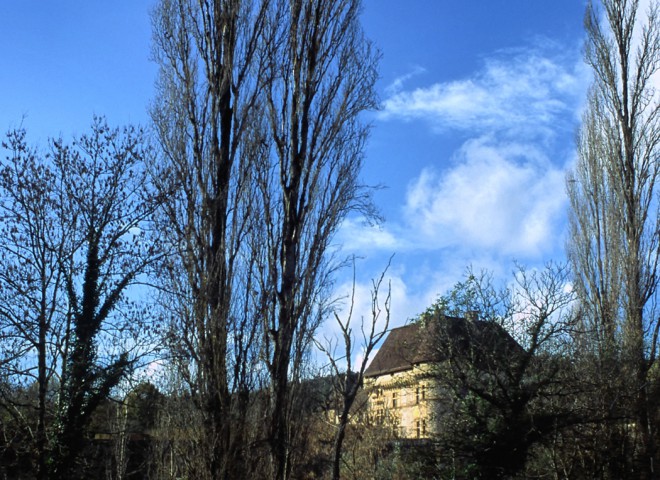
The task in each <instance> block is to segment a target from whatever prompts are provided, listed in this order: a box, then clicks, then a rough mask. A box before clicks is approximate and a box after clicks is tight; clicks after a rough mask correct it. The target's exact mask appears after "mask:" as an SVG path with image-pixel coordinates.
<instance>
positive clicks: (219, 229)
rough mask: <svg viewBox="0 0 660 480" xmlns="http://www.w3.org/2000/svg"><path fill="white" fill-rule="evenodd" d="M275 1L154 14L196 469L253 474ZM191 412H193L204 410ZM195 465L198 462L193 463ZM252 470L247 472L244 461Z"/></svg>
mask: <svg viewBox="0 0 660 480" xmlns="http://www.w3.org/2000/svg"><path fill="white" fill-rule="evenodd" d="M268 4H269V2H268V1H267V0H254V1H253V0H246V1H243V0H222V1H221V0H217V1H215V0H199V1H197V0H162V1H161V2H159V5H158V7H157V8H156V10H155V11H154V14H153V30H154V34H153V35H154V57H155V60H156V61H157V62H158V64H159V66H160V75H159V81H158V96H157V98H156V100H155V102H154V105H153V108H152V112H151V113H152V118H153V121H154V125H155V128H156V132H157V137H158V141H159V144H160V147H161V151H162V155H161V158H160V159H159V163H158V165H156V166H155V178H156V179H157V180H158V183H159V187H160V190H161V192H163V193H164V194H167V195H166V201H165V202H164V207H165V217H164V219H163V223H162V231H163V235H164V236H165V237H166V238H167V239H168V240H167V241H168V243H169V244H170V245H171V246H172V248H173V255H172V256H171V257H170V258H169V260H168V262H167V263H166V265H165V266H164V269H163V272H162V276H161V279H162V287H163V292H164V293H165V295H166V297H167V299H166V304H167V305H168V306H169V308H170V314H171V318H172V325H171V330H172V335H171V336H170V340H171V342H170V346H171V347H172V353H173V356H172V358H173V359H174V360H175V362H176V363H177V366H178V368H179V372H180V374H181V375H182V376H183V378H184V379H185V380H186V382H187V384H188V388H189V391H190V395H191V398H192V401H193V403H194V405H195V407H196V408H197V409H198V411H199V413H200V415H199V416H197V417H199V418H200V425H199V426H198V427H199V429H200V431H201V432H202V433H203V434H204V435H203V436H204V441H203V442H202V445H203V453H202V452H200V455H202V457H203V458H204V459H205V463H204V465H202V471H194V472H190V475H192V476H195V477H196V478H200V479H203V478H244V477H246V476H248V475H249V473H248V472H249V469H250V466H251V464H250V462H247V459H246V458H245V452H246V451H247V449H248V448H249V447H250V445H249V439H248V438H247V437H246V435H247V433H246V430H245V428H246V418H247V417H248V414H247V409H248V406H249V405H248V404H249V402H250V399H251V398H252V397H251V396H250V392H251V391H252V390H254V389H255V388H256V385H255V382H256V376H255V372H256V371H257V369H256V368H254V364H255V362H256V361H257V355H258V345H259V341H260V339H261V335H260V333H259V328H260V327H261V323H260V322H259V321H258V319H257V318H256V315H255V309H254V307H253V305H252V304H253V295H252V291H253V287H252V286H251V281H252V280H251V278H252V277H251V270H252V268H253V265H254V262H255V259H254V257H252V256H251V251H253V249H250V248H247V247H246V245H247V242H248V239H249V238H250V235H251V231H252V230H253V229H254V227H255V215H254V214H253V212H252V210H253V208H254V205H256V203H257V202H256V201H255V200H254V199H253V198H252V197H253V196H254V195H255V191H256V190H255V188H254V182H253V180H252V175H253V172H254V171H255V170H256V167H255V166H254V163H255V162H256V161H257V160H258V158H259V156H260V155H262V150H263V148H264V147H263V145H262V144H263V140H262V138H260V134H259V129H258V128H256V127H255V125H258V123H259V120H260V119H261V117H262V116H263V115H262V114H260V113H259V106H260V99H259V98H258V94H259V92H260V90H259V87H260V83H261V77H260V71H261V67H260V65H259V63H258V60H259V58H258V57H257V55H256V53H255V52H256V49H257V47H258V45H260V44H261V43H262V42H265V41H267V40H266V39H265V38H264V36H263V29H264V25H265V18H266V10H267V7H268ZM197 417H194V418H197ZM195 465H197V464H195ZM246 469H247V470H246Z"/></svg>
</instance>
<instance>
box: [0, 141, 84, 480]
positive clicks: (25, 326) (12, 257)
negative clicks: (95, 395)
mask: <svg viewBox="0 0 660 480" xmlns="http://www.w3.org/2000/svg"><path fill="white" fill-rule="evenodd" d="M3 147H4V148H6V149H7V150H8V151H9V156H8V157H7V158H6V159H5V161H4V162H3V164H2V170H1V172H0V189H1V191H2V199H3V201H2V217H1V218H2V220H1V225H2V226H1V228H2V239H3V240H2V242H1V244H0V248H1V249H2V254H1V255H0V296H1V298H2V307H0V326H1V327H0V336H1V338H2V341H1V344H2V347H1V348H2V357H0V366H1V369H2V371H3V374H4V375H3V377H5V378H9V379H10V380H11V382H10V384H9V385H8V386H10V387H11V388H10V390H15V389H17V388H20V387H21V386H23V387H27V386H29V384H30V383H32V382H35V383H36V385H37V388H38V393H37V402H36V405H34V407H35V410H36V412H37V423H36V426H35V425H32V418H33V417H32V415H30V414H29V413H28V411H27V410H26V409H25V408H18V407H20V405H17V400H16V399H15V398H12V397H13V395H12V392H11V391H7V389H4V388H3V389H2V394H3V398H2V401H1V402H0V405H2V407H3V408H4V409H6V410H7V413H8V414H10V415H12V416H14V417H15V419H16V420H17V422H18V424H19V425H23V427H24V428H25V431H27V432H34V445H35V449H36V456H37V458H36V460H37V474H36V476H37V478H45V475H46V460H47V456H48V451H47V436H46V428H47V425H46V417H47V414H48V412H49V410H51V408H49V406H48V398H47V396H48V388H49V385H50V384H51V382H52V380H53V378H54V377H55V376H56V374H57V368H58V365H59V361H61V359H60V358H59V352H60V351H61V349H62V346H63V344H62V342H63V340H64V339H63V335H64V329H63V324H62V321H63V317H62V315H61V313H62V309H63V307H64V303H65V302H64V299H63V297H64V292H63V286H64V279H63V274H62V270H61V268H60V263H61V261H62V260H63V258H64V255H65V252H68V249H69V248H70V247H71V245H70V243H71V234H70V231H69V230H67V229H63V228H62V225H63V223H62V222H63V218H61V217H60V215H61V214H62V213H63V212H62V211H61V209H58V205H60V204H61V202H62V195H63V194H64V192H63V191H62V189H61V185H60V183H59V182H58V179H57V174H56V172H55V171H54V170H53V168H52V166H49V165H48V164H47V163H46V162H45V161H44V159H43V156H42V155H41V154H40V153H39V152H38V151H37V150H36V149H35V148H31V147H30V146H29V145H28V144H27V141H26V132H25V131H24V130H16V131H13V132H10V133H9V134H8V136H7V141H6V142H3ZM30 406H31V405H30ZM35 427H36V428H35Z"/></svg>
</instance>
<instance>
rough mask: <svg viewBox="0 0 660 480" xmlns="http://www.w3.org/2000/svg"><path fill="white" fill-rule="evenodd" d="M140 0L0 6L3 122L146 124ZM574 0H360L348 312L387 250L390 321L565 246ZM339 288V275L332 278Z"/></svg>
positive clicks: (573, 100) (584, 74)
mask: <svg viewBox="0 0 660 480" xmlns="http://www.w3.org/2000/svg"><path fill="white" fill-rule="evenodd" d="M153 3H154V2H153V1H152V0H117V1H114V2H90V1H89V0H86V1H80V0H63V1H60V2H37V1H36V0H22V1H20V2H18V1H11V2H10V1H5V2H3V5H2V15H0V42H1V44H2V45H3V46H4V48H3V50H2V53H0V59H1V65H2V68H0V128H1V129H2V130H3V131H6V130H8V129H9V128H12V127H15V126H18V125H21V124H22V125H23V126H24V127H26V128H27V129H28V132H29V136H30V138H31V140H32V141H33V142H36V143H38V144H40V145H42V146H43V145H45V143H46V138H47V137H49V136H57V135H59V134H62V135H64V136H70V135H71V134H73V133H82V132H84V131H86V129H87V128H88V126H89V124H90V122H91V119H92V116H93V115H94V114H101V115H106V116H107V117H108V119H109V121H110V122H111V123H112V124H124V123H129V122H133V123H146V122H147V121H148V116H147V113H146V112H147V108H148V104H149V101H150V99H151V98H152V96H153V94H154V89H153V86H154V80H155V75H156V68H155V65H154V64H153V63H151V62H150V60H149V57H150V36H151V32H150V20H149V14H148V12H149V9H150V7H151V5H152V4H153ZM585 4H586V2H585V1H583V0H552V1H550V0H472V1H459V0H452V1H449V0H410V1H407V2H402V1H401V0H365V2H364V12H363V22H364V28H365V31H366V33H367V35H368V36H369V37H370V38H371V39H372V40H373V41H374V42H375V43H376V45H377V46H378V47H379V48H380V50H381V52H382V62H381V78H380V80H379V83H378V91H379V93H380V99H381V104H382V109H381V110H380V111H379V112H374V113H372V114H370V115H369V116H368V118H369V120H370V121H371V122H372V124H373V132H372V137H371V141H370V142H369V145H368V147H367V150H366V160H365V170H364V172H363V177H364V181H365V183H367V184H372V185H376V184H378V185H383V186H384V187H385V188H383V189H381V190H379V191H378V192H377V193H376V194H375V200H376V202H377V205H378V207H379V208H380V210H381V212H382V213H383V215H384V217H385V219H386V221H385V223H384V224H383V225H381V226H378V227H367V226H365V225H363V224H362V223H361V222H359V221H358V220H357V219H350V220H349V221H347V222H346V224H345V225H344V227H343V228H342V230H341V232H340V233H339V235H338V238H337V240H338V242H341V243H342V244H344V251H345V252H346V253H356V254H357V255H359V256H360V257H362V258H363V260H361V261H359V262H358V266H357V267H358V271H357V278H358V289H357V292H358V296H357V298H358V312H362V311H366V301H367V299H368V297H367V295H366V292H367V291H368V286H369V280H370V278H371V277H373V276H375V275H377V274H378V272H379V271H380V270H381V269H382V268H383V267H384V266H385V265H386V263H387V260H388V258H389V257H390V256H391V255H392V254H393V253H394V254H395V257H394V260H393V262H392V266H391V268H390V270H389V275H390V278H391V281H392V293H393V303H392V325H393V326H398V325H401V324H403V323H404V322H405V321H406V320H407V319H408V318H410V317H412V316H413V315H415V314H416V313H419V312H420V311H423V310H424V309H425V308H426V307H427V306H428V305H429V304H430V303H431V302H432V301H433V300H434V299H435V298H436V297H437V295H438V294H440V293H443V292H444V291H446V290H447V289H448V288H450V287H451V286H452V285H453V284H454V283H455V282H456V281H457V280H459V279H460V277H461V275H462V273H463V272H464V271H465V269H466V267H467V266H468V265H472V266H473V267H474V268H476V269H481V268H487V269H491V270H493V271H494V272H495V273H496V274H497V275H500V276H506V275H508V274H509V273H510V272H511V270H512V267H513V264H512V262H513V261H514V260H517V261H519V262H522V263H524V264H526V265H529V266H532V267H533V266H537V265H541V264H542V263H543V262H544V261H547V260H549V259H559V260H560V259H562V258H563V257H564V241H565V237H564V235H565V231H564V230H565V218H566V209H567V203H566V197H565V188H564V179H565V172H566V169H567V168H570V166H571V165H572V163H573V162H574V157H575V153H574V143H573V140H574V135H575V129H576V128H577V125H578V122H579V117H580V112H581V109H582V107H583V103H584V99H585V94H586V91H587V88H588V85H589V81H590V80H589V71H588V69H587V68H586V66H585V65H584V64H583V62H582V51H581V47H582V41H583V37H584V32H583V24H582V20H583V15H584V8H585ZM339 287H340V288H339V289H340V291H341V289H342V288H345V287H346V285H344V282H343V281H342V279H340V280H339Z"/></svg>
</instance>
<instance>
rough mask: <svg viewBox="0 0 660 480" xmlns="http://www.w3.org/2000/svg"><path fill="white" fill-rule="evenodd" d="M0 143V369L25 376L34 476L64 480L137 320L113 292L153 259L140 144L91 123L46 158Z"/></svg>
mask: <svg viewBox="0 0 660 480" xmlns="http://www.w3.org/2000/svg"><path fill="white" fill-rule="evenodd" d="M7 145H9V146H10V151H11V152H12V154H11V156H10V157H9V158H8V159H7V162H6V163H5V164H4V165H3V169H2V180H1V183H0V187H1V188H2V190H3V193H4V196H3V201H4V203H3V209H4V216H3V219H2V225H3V228H4V229H5V231H7V232H8V235H7V236H3V238H2V249H3V251H4V255H3V260H2V261H3V263H4V266H5V267H6V269H5V270H4V272H3V274H2V275H1V276H0V287H1V291H2V294H3V295H4V296H5V297H4V299H5V300H6V303H4V304H3V305H4V306H3V308H2V310H1V311H0V322H1V324H2V332H3V335H8V336H9V337H10V338H12V339H13V340H14V342H13V344H12V345H11V347H12V349H11V350H13V353H12V354H11V356H10V357H7V358H6V360H7V361H6V362H3V363H4V365H3V367H7V366H20V367H21V368H20V369H16V368H15V369H13V370H12V371H10V372H9V376H10V378H12V379H13V380H17V381H19V382H20V381H25V380H29V379H31V378H34V379H35V380H36V385H37V388H38V394H37V404H36V405H29V404H27V405H23V407H31V408H34V409H35V410H36V411H37V412H38V413H37V418H38V420H37V425H36V435H35V437H36V438H35V441H36V443H35V447H36V450H37V454H38V465H37V476H38V477H39V478H74V476H75V475H77V474H78V473H79V472H78V471H77V469H76V459H77V458H78V455H79V454H80V450H81V449H82V447H83V446H84V444H85V436H84V432H85V428H86V427H87V425H88V423H89V420H90V417H91V415H92V414H93V413H94V411H95V409H96V408H97V406H98V405H99V403H100V402H101V401H102V400H103V399H105V398H106V397H107V396H108V394H109V393H110V391H111V390H112V389H113V388H114V387H115V386H116V385H117V383H118V382H119V381H120V379H121V378H122V377H124V376H125V375H126V374H128V373H129V372H130V369H131V365H132V362H133V360H134V359H135V355H136V354H137V349H139V347H140V336H141V333H142V328H141V327H142V326H144V325H145V317H148V315H145V314H144V311H142V310H141V309H140V308H138V307H137V306H136V305H135V303H134V302H131V301H129V300H128V299H127V298H126V295H125V294H126V293H127V291H128V289H129V288H130V287H131V285H133V284H135V283H137V282H139V281H140V280H141V278H140V277H141V275H143V274H144V273H145V272H146V271H147V269H148V267H149V265H150V264H151V262H152V261H153V260H154V259H155V257H156V255H157V246H156V244H154V243H153V242H152V241H151V239H150V237H149V231H150V229H149V218H150V217H151V216H152V215H153V213H154V209H155V208H156V205H157V201H156V198H155V197H153V195H152V194H153V190H152V189H151V188H150V186H149V185H150V184H149V182H148V181H147V178H146V171H145V169H144V168H143V166H144V165H143V161H144V157H145V155H147V154H148V150H146V149H145V147H144V145H145V144H144V138H143V136H142V133H141V132H140V131H138V130H135V129H133V128H126V129H124V130H119V129H112V128H109V127H108V125H107V124H106V122H105V121H104V120H103V119H100V118H97V119H95V120H94V122H93V124H92V128H91V133H90V134H88V135H82V136H80V137H79V138H77V139H75V140H74V141H73V142H72V143H71V144H66V143H64V142H63V141H62V140H55V141H52V142H51V149H50V152H49V154H47V155H42V154H39V153H38V152H37V151H36V150H35V149H31V148H29V147H28V146H27V144H26V142H25V134H24V132H21V131H19V132H14V133H12V134H10V136H9V142H8V144H7ZM19 315H20V317H19ZM34 370H36V371H37V374H36V375H34V373H33V372H34ZM56 383H57V391H56V393H57V395H55V392H54V390H55V384H56ZM49 391H50V392H51V395H50V398H49V396H48V392H49ZM47 419H48V420H51V422H48V423H49V424H47ZM28 426H29V423H28Z"/></svg>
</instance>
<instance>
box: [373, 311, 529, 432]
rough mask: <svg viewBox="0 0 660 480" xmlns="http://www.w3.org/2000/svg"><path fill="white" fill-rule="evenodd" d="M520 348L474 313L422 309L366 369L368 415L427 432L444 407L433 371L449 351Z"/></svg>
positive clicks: (392, 333) (437, 372) (394, 429)
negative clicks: (423, 312)
mask: <svg viewBox="0 0 660 480" xmlns="http://www.w3.org/2000/svg"><path fill="white" fill-rule="evenodd" d="M521 348H522V347H520V345H518V344H517V343H516V342H515V340H514V339H513V338H512V337H511V336H510V335H509V334H508V333H507V332H506V331H505V330H504V329H503V328H502V327H501V326H499V325H497V324H495V323H493V322H487V321H483V320H479V319H478V318H477V315H476V314H474V313H473V314H469V315H467V316H466V318H457V317H449V316H445V315H442V314H435V315H426V316H425V317H423V319H422V320H419V321H417V322H415V323H411V324H408V325H405V326H403V327H399V328H394V329H392V330H391V331H390V333H389V334H388V336H387V338H386V339H385V341H384V342H383V345H382V346H381V348H380V349H379V350H378V352H377V354H376V355H375V357H374V359H373V361H372V362H371V364H370V365H369V367H368V368H367V370H366V371H365V389H366V391H367V393H368V395H369V398H368V415H369V418H370V420H371V421H372V422H373V423H376V424H382V425H388V426H390V427H391V428H392V432H393V434H394V435H395V436H396V437H398V438H404V439H417V438H418V439H425V438H431V437H432V436H433V434H434V433H437V432H438V429H439V428H440V426H439V425H440V420H441V418H442V415H443V412H444V410H446V409H445V408H443V404H444V405H446V404H447V403H446V402H447V396H446V395H447V393H446V391H443V390H442V389H441V388H440V386H439V382H438V375H442V368H443V362H445V361H447V358H448V356H449V355H451V354H452V353H451V352H455V353H456V352H465V351H468V350H474V349H477V350H479V351H481V352H483V353H484V355H478V356H477V357H475V358H478V357H480V358H488V356H489V355H492V354H496V355H498V354H501V355H508V354H510V353H511V352H514V351H520V350H521Z"/></svg>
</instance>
